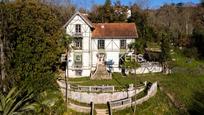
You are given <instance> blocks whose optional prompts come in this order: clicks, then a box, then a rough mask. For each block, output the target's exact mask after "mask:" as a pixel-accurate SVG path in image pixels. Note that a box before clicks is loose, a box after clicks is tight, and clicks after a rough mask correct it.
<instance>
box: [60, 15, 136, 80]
mask: <svg viewBox="0 0 204 115" xmlns="http://www.w3.org/2000/svg"><path fill="white" fill-rule="evenodd" d="M76 25H80V28H81V29H77V28H78V27H77V26H76ZM64 27H65V30H66V33H67V34H68V35H70V36H72V37H74V39H75V38H79V39H82V41H81V43H82V45H81V46H82V48H78V49H77V48H73V49H72V50H71V51H70V52H69V61H68V74H69V77H85V76H90V74H91V71H92V70H94V69H95V67H96V65H97V63H98V62H99V58H98V57H97V55H98V54H100V53H103V54H105V57H104V60H105V61H110V60H112V61H113V62H114V64H113V72H121V70H120V69H119V58H120V57H119V55H120V54H121V53H124V52H126V51H127V46H128V44H129V43H131V42H134V40H135V39H133V38H132V39H130V38H129V39H127V38H124V39H123V38H119V39H117V38H104V39H103V38H100V39H97V38H92V31H93V27H92V25H91V22H89V21H87V20H86V19H85V18H84V17H83V16H82V15H81V14H80V13H79V12H78V13H76V14H75V15H74V16H73V17H72V18H71V19H70V20H69V21H68V22H67V24H66V25H65V26H64ZM76 31H78V32H76ZM98 40H104V42H105V43H104V49H102V50H101V49H98ZM121 40H125V42H126V49H123V50H121V48H120V42H121ZM76 44H77V43H75V42H73V43H72V45H71V46H72V47H75V46H76ZM79 44H80V43H79ZM79 44H78V45H79ZM79 46H80V45H79ZM76 60H78V61H79V64H78V62H77V61H76Z"/></svg>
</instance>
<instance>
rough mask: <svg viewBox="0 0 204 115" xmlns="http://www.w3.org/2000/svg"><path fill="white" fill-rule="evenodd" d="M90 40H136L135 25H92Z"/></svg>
mask: <svg viewBox="0 0 204 115" xmlns="http://www.w3.org/2000/svg"><path fill="white" fill-rule="evenodd" d="M93 25H94V30H93V33H92V38H98V39H100V38H103V39H106V38H107V39H108V38H123V39H124V38H126V39H127V38H131V39H132V38H137V37H138V34H137V28H136V25H135V23H94V24H93Z"/></svg>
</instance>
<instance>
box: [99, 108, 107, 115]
mask: <svg viewBox="0 0 204 115" xmlns="http://www.w3.org/2000/svg"><path fill="white" fill-rule="evenodd" d="M96 115H109V113H108V110H107V109H96Z"/></svg>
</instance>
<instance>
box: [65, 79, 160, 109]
mask: <svg viewBox="0 0 204 115" xmlns="http://www.w3.org/2000/svg"><path fill="white" fill-rule="evenodd" d="M156 93H157V82H155V83H153V84H152V86H151V88H150V89H149V90H148V93H147V95H146V96H144V97H142V98H140V99H138V100H137V101H136V102H132V100H131V98H127V99H123V100H119V101H113V102H109V103H110V105H111V109H112V110H115V111H117V110H122V109H125V108H127V107H131V106H133V105H134V104H135V103H136V104H137V105H138V104H142V103H143V102H145V101H148V99H150V98H151V97H153V96H154V95H155V94H156ZM111 103H112V104H111ZM69 108H71V109H72V110H74V111H77V112H84V113H90V111H91V107H85V106H80V105H75V104H72V103H70V106H69Z"/></svg>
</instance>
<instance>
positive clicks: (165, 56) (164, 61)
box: [159, 32, 171, 73]
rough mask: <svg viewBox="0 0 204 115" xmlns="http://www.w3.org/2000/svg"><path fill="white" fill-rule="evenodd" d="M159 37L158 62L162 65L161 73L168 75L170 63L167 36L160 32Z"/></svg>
mask: <svg viewBox="0 0 204 115" xmlns="http://www.w3.org/2000/svg"><path fill="white" fill-rule="evenodd" d="M160 36H161V53H160V58H159V61H160V63H161V65H162V68H163V72H164V73H168V72H169V71H168V70H169V69H168V62H169V61H171V56H170V40H169V35H168V33H166V32H161V33H160Z"/></svg>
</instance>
